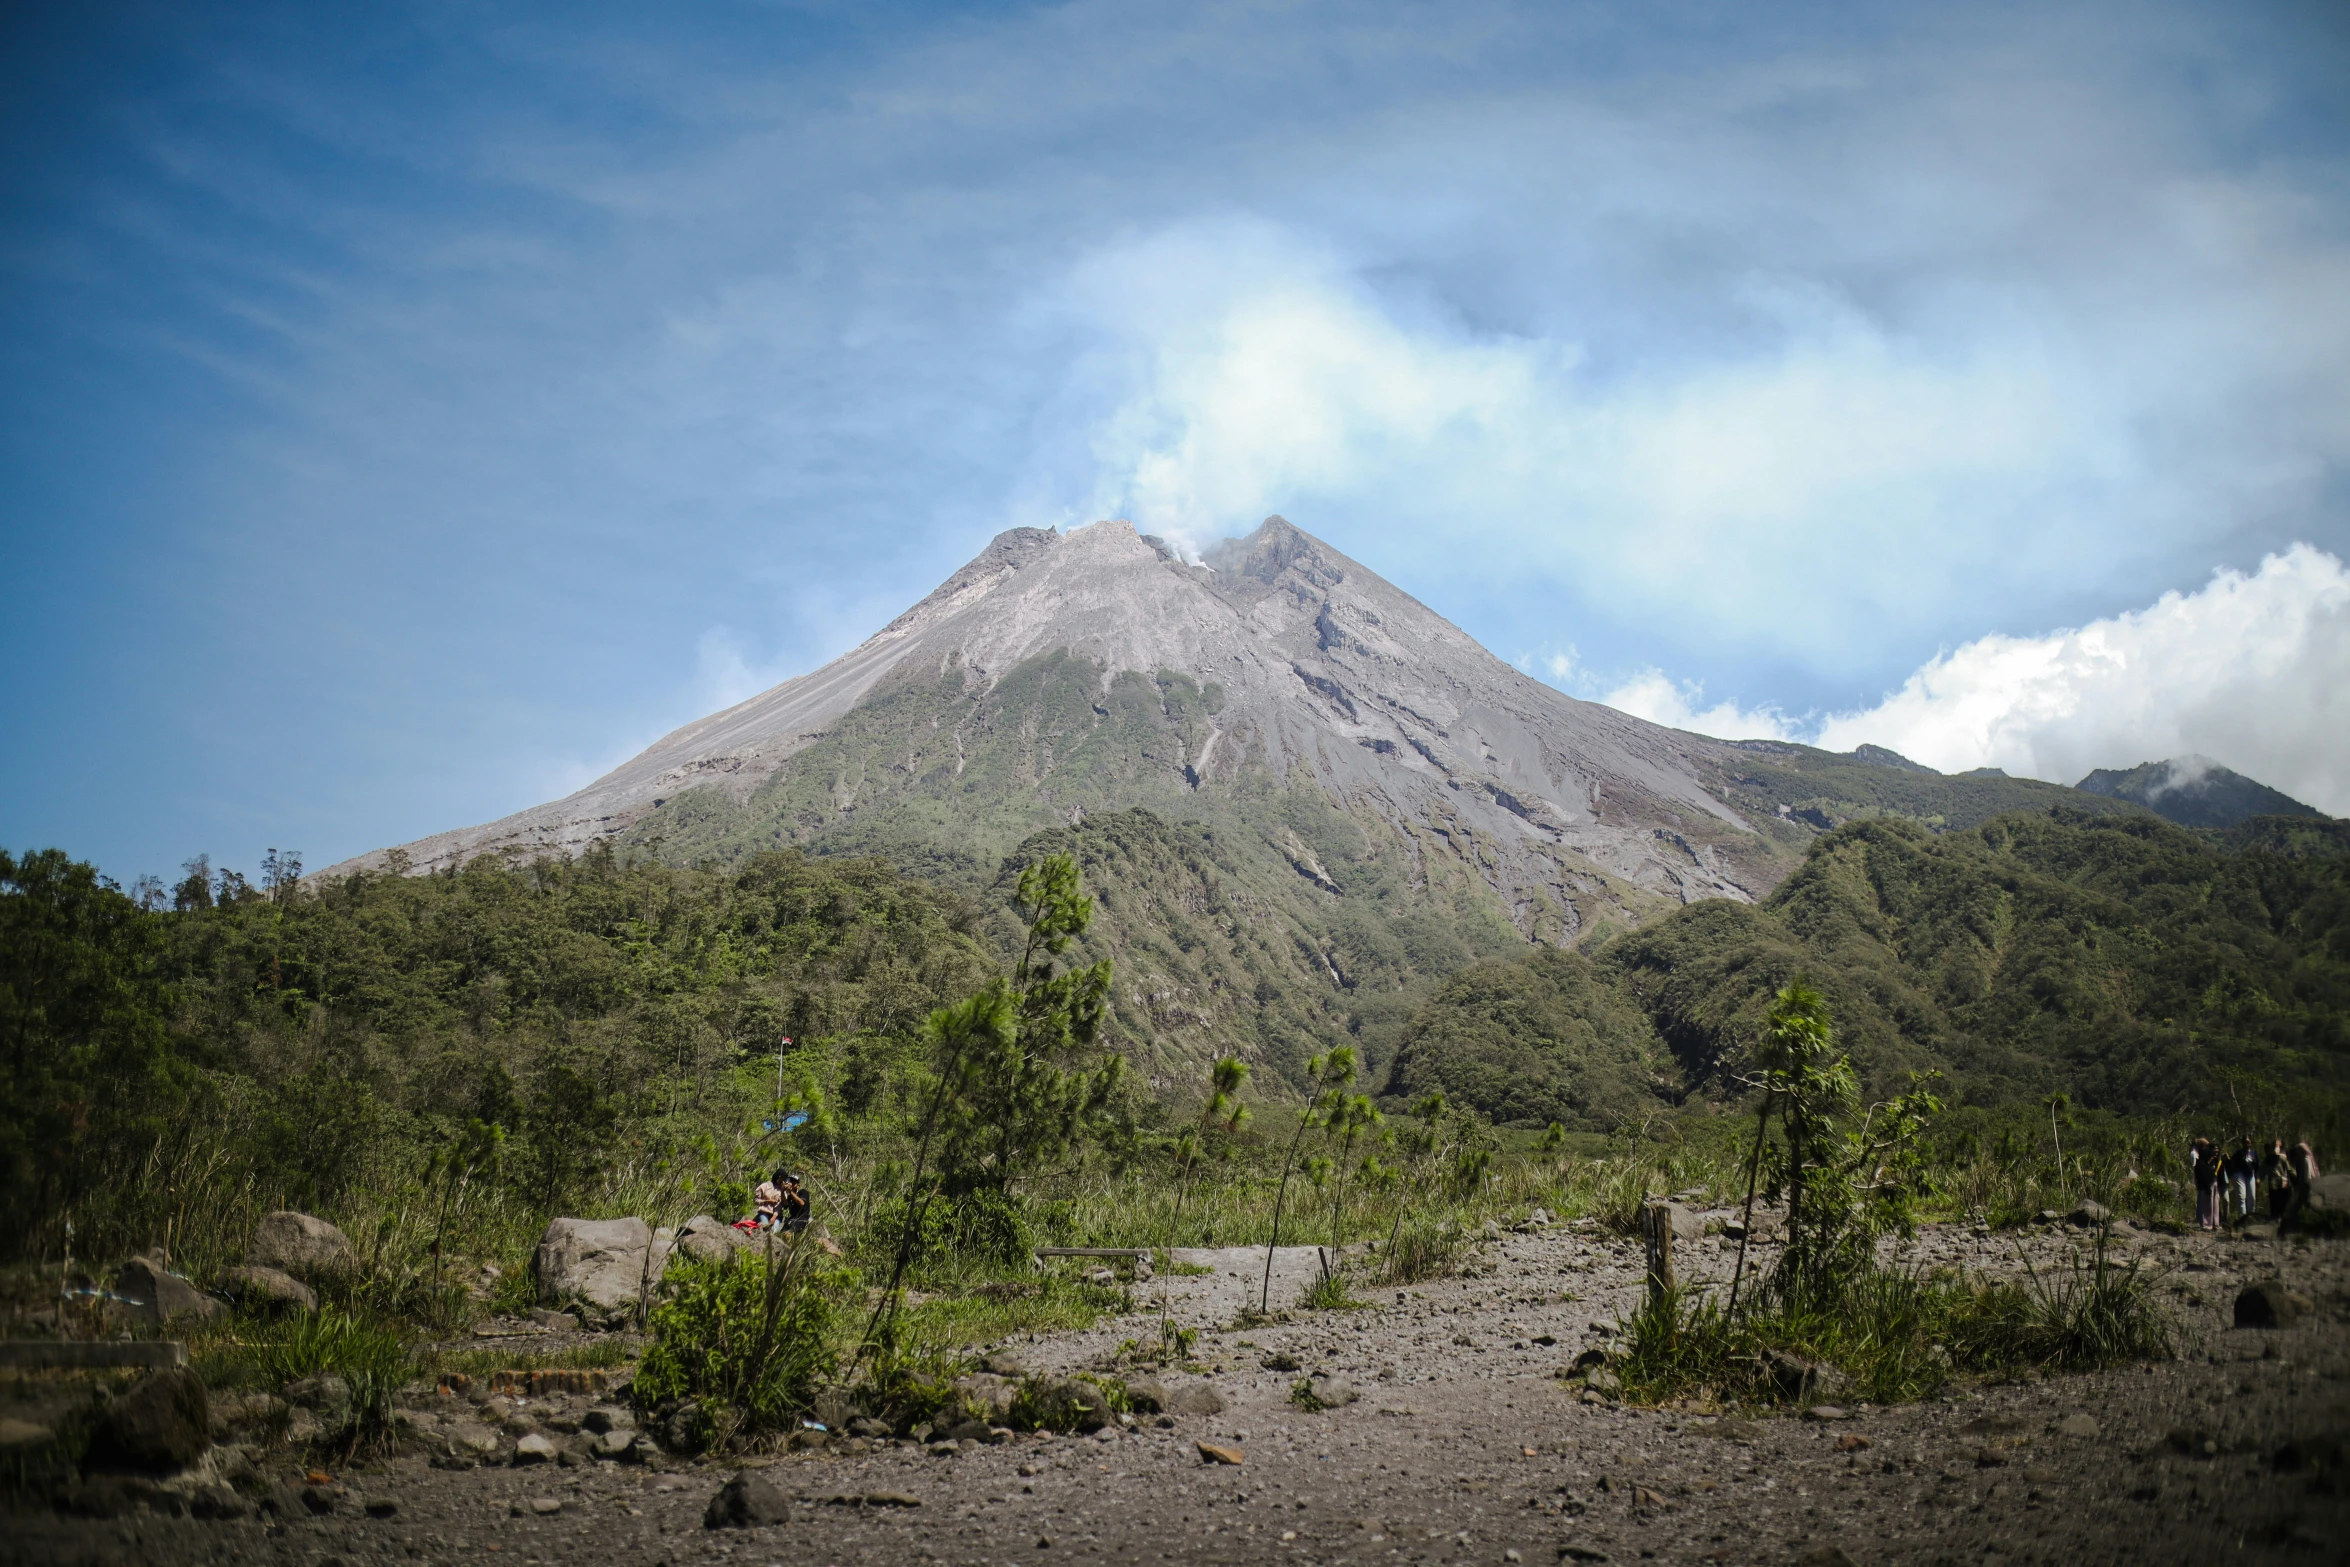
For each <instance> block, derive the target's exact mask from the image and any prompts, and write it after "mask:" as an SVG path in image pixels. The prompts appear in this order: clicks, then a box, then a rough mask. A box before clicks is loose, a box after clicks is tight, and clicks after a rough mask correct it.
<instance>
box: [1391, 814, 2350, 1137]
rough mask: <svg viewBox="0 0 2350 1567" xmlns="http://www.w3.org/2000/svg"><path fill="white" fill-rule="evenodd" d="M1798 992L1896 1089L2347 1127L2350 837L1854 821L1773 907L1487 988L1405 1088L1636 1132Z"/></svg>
mask: <svg viewBox="0 0 2350 1567" xmlns="http://www.w3.org/2000/svg"><path fill="white" fill-rule="evenodd" d="M1798 975H1808V976H1809V977H1810V978H1811V979H1812V981H1813V982H1814V983H1815V984H1816V985H1817V986H1818V987H1819V988H1820V989H1821V990H1822V991H1823V992H1824V993H1825V994H1826V995H1827V997H1828V999H1829V1002H1830V1004H1831V1006H1832V1007H1833V1008H1834V1010H1835V1015H1836V1017H1837V1019H1838V1026H1839V1030H1840V1038H1841V1040H1842V1042H1843V1044H1844V1045H1845V1046H1846V1047H1847V1048H1849V1049H1850V1050H1851V1052H1852V1055H1853V1059H1854V1063H1855V1065H1856V1067H1857V1068H1858V1069H1859V1070H1860V1072H1861V1074H1862V1078H1863V1081H1864V1083H1865V1084H1866V1085H1867V1086H1868V1088H1869V1089H1870V1090H1871V1091H1873V1092H1877V1093H1891V1092H1895V1091H1898V1090H1899V1088H1900V1087H1901V1086H1902V1084H1903V1083H1904V1082H1905V1081H1906V1080H1907V1075H1908V1074H1909V1073H1911V1072H1920V1071H1939V1072H1940V1073H1941V1074H1942V1075H1943V1079H1944V1087H1945V1093H1946V1097H1948V1098H1950V1099H1951V1100H1952V1101H1953V1102H1956V1103H1962V1104H1974V1105H1984V1106H1988V1105H1998V1104H2011V1103H2016V1102H2019V1101H2026V1100H2034V1099H2038V1098H2041V1097H2044V1096H2046V1095H2049V1094H2052V1093H2058V1092H2062V1093H2066V1094H2068V1095H2069V1096H2070V1097H2071V1098H2072V1099H2073V1100H2075V1101H2077V1102H2079V1103H2081V1104H2083V1105H2085V1106H2092V1107H2097V1108H2102V1109H2107V1110H2112V1111H2117V1112H2122V1113H2128V1114H2140V1115H2156V1114H2171V1113H2176V1112H2180V1111H2189V1112H2196V1113H2217V1112H2219V1111H2220V1110H2221V1109H2222V1107H2226V1108H2228V1109H2232V1110H2234V1111H2236V1112H2237V1114H2236V1116H2234V1117H2231V1119H2239V1118H2240V1119H2244V1120H2246V1121H2247V1123H2248V1124H2262V1125H2270V1124H2273V1125H2275V1126H2277V1127H2278V1128H2280V1129H2281V1128H2282V1127H2283V1125H2284V1121H2283V1119H2281V1118H2282V1117H2285V1116H2287V1114H2288V1107H2293V1108H2292V1109H2291V1111H2290V1113H2291V1115H2292V1116H2294V1117H2301V1116H2305V1115H2317V1116H2319V1117H2321V1118H2323V1119H2332V1118H2335V1117H2338V1115H2339V1105H2340V1102H2341V1096H2342V1093H2343V1090H2344V1088H2345V1087H2346V1086H2350V823H2341V822H2326V821H2312V820H2309V819H2306V818H2261V819H2257V820H2255V821H2252V822H2248V823H2246V824H2244V826H2243V827H2241V828H2238V829H2236V830H2235V831H2233V832H2231V833H2227V834H2217V833H2197V832H2192V831H2188V830H2186V829H2183V828H2180V827H2176V826H2173V825H2171V824H2169V823H2166V822H2163V821H2160V820H2158V819H2156V818H2154V817H2151V816H2147V815H2142V814H2136V813H2131V814H2126V815H2125V814H2104V813H2095V814H2093V813H2089V812H2083V811H2076V810H2071V809H2067V808H2063V807H2059V808H2056V809H2054V810H2050V811H2045V812H2018V813H2013V814H2009V815H2004V816H1998V817H1994V818H1992V819H1990V820H1988V821H1986V822H1983V823H1982V824H1981V825H1979V826H1976V827H1973V828H1970V829H1967V830H1964V831H1955V832H1935V831H1931V830H1929V829H1928V828H1926V827H1924V826H1921V825H1919V824H1917V823H1914V822H1911V821H1906V820H1902V819H1899V818H1893V817H1882V818H1876V819H1870V820H1863V821H1858V822H1854V823H1851V824H1849V825H1847V826H1845V827H1843V828H1841V829H1839V830H1837V831H1836V832H1834V833H1832V834H1829V835H1827V836H1825V837H1823V838H1821V839H1819V840H1818V841H1817V842H1816V843H1815V844H1814V845H1813V847H1812V849H1811V852H1810V854H1809V856H1808V858H1807V859H1806V861H1805V863H1804V865H1803V866H1802V868H1801V869H1799V870H1798V871H1796V873H1795V874H1794V875H1792V876H1790V877H1789V878H1788V879H1787V880H1786V881H1785V882H1783V883H1782V884H1781V885H1780V886H1779V887H1778V889H1777V890H1776V891H1775V892H1773V893H1772V894H1771V896H1770V897H1768V898H1766V899H1765V900H1763V902H1761V903H1760V904H1757V905H1744V904H1736V903H1728V902H1709V903H1702V904H1696V905H1693V906H1691V907H1689V908H1687V909H1684V910H1681V911H1679V912H1677V913H1675V914H1673V915H1670V916H1669V917H1667V918H1665V919H1663V920H1659V921H1656V922H1655V923H1653V924H1650V925H1648V926H1646V927H1643V928H1642V929H1640V930H1637V931H1633V932H1629V933H1626V934H1624V935H1622V936H1620V937H1618V938H1616V939H1615V940H1612V941H1610V942H1607V943H1605V944H1603V945H1601V946H1599V947H1598V948H1597V949H1596V950H1595V951H1592V952H1590V953H1587V954H1586V953H1557V952H1535V953H1532V954H1529V955H1525V956H1521V957H1518V958H1515V959H1510V960H1506V961H1500V962H1487V963H1483V964H1479V965H1476V966H1473V967H1471V968H1469V969H1467V970H1465V971H1464V972H1462V973H1461V974H1459V975H1458V976H1456V977H1455V978H1454V979H1453V980H1452V981H1451V982H1450V983H1448V984H1447V985H1445V986H1444V987H1443V988H1442V989H1440V990H1439V991H1438V992H1437V994H1436V996H1435V997H1434V998H1433V999H1432V1000H1431V1002H1430V1003H1429V1004H1428V1005H1427V1006H1426V1007H1425V1008H1423V1009H1422V1010H1421V1011H1420V1012H1419V1013H1418V1015H1417V1016H1416V1017H1415V1018H1414V1020H1413V1022H1412V1025H1411V1027H1410V1029H1409V1031H1408V1032H1407V1034H1406V1036H1405V1039H1404V1041H1403V1044H1402V1046H1401V1048H1400V1050H1399V1052H1398V1054H1397V1056H1396V1059H1395V1061H1394V1063H1393V1066H1392V1072H1391V1077H1390V1081H1389V1089H1390V1091H1391V1092H1392V1093H1395V1094H1413V1093H1419V1092H1422V1091H1424V1090H1426V1089H1429V1088H1441V1089H1443V1090H1445V1091H1446V1092H1448V1093H1449V1094H1451V1095H1453V1096H1454V1097H1455V1098H1456V1099H1458V1100H1460V1101H1462V1102H1465V1103H1469V1104H1473V1105H1476V1106H1478V1107H1479V1108H1481V1109H1484V1110H1486V1111H1488V1112H1489V1113H1491V1114H1492V1115H1494V1116H1495V1117H1496V1118H1497V1119H1499V1120H1503V1121H1513V1120H1514V1121H1520V1122H1524V1123H1527V1124H1533V1125H1540V1124H1542V1123H1543V1122H1545V1121H1549V1120H1557V1121H1560V1122H1561V1123H1562V1124H1564V1125H1567V1126H1568V1127H1570V1128H1575V1127H1584V1128H1597V1129H1606V1128H1610V1127H1614V1126H1618V1125H1621V1124H1622V1123H1623V1121H1624V1120H1625V1118H1626V1117H1627V1116H1628V1115H1631V1114H1634V1113H1635V1112H1636V1109H1637V1107H1638V1105H1639V1101H1640V1100H1641V1098H1642V1097H1643V1095H1644V1092H1645V1093H1646V1094H1648V1095H1653V1096H1662V1097H1668V1098H1675V1099H1678V1098H1681V1097H1683V1096H1689V1097H1693V1098H1695V1099H1698V1100H1701V1101H1706V1100H1710V1101H1716V1102H1719V1101H1721V1100H1724V1099H1727V1098H1730V1097H1734V1096H1736V1095H1737V1094H1739V1092H1740V1091H1741V1088H1740V1079H1741V1076H1742V1075H1743V1074H1744V1073H1746V1072H1747V1071H1748V1070H1749V1069H1750V1068H1749V1063H1750V1061H1751V1057H1752V1049H1753V1044H1754V1041H1755V1040H1756V1038H1757V1037H1758V1032H1759V1028H1760V1024H1761V1019H1762V1016H1763V1013H1764V1011H1765V1010H1766V1008H1767V1007H1768V1005H1769V1004H1770V1000H1771V997H1772V996H1773V995H1774V994H1775V993H1776V991H1777V990H1778V988H1779V987H1780V986H1782V985H1784V984H1786V983H1787V982H1788V981H1789V980H1790V979H1792V978H1794V977H1796V976H1798ZM1652 1102H1653V1100H1652Z"/></svg>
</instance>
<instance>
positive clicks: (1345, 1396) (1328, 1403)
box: [1307, 1377, 1363, 1409]
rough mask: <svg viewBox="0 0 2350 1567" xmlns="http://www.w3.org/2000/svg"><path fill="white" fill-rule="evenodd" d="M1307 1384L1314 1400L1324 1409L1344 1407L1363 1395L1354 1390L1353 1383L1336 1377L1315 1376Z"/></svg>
mask: <svg viewBox="0 0 2350 1567" xmlns="http://www.w3.org/2000/svg"><path fill="white" fill-rule="evenodd" d="M1307 1386H1308V1388H1309V1390H1310V1391H1311V1392H1312V1393H1313V1395H1314V1402H1315V1403H1317V1404H1320V1405H1321V1406H1322V1407H1323V1408H1324V1409H1343V1408H1345V1407H1346V1406H1347V1405H1349V1404H1351V1403H1353V1402H1354V1401H1355V1400H1356V1399H1359V1398H1361V1397H1362V1396H1363V1395H1362V1394H1360V1393H1358V1392H1356V1391H1355V1390H1354V1386H1353V1384H1351V1383H1347V1382H1341V1381H1339V1380H1338V1379H1337V1378H1336V1377H1315V1378H1313V1379H1312V1380H1311V1381H1310V1382H1309V1383H1308V1384H1307Z"/></svg>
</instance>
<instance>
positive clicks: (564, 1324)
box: [523, 1306, 580, 1333]
mask: <svg viewBox="0 0 2350 1567" xmlns="http://www.w3.org/2000/svg"><path fill="white" fill-rule="evenodd" d="M523 1316H524V1317H526V1318H527V1319H528V1320H529V1321H530V1324H531V1326H533V1327H536V1328H540V1329H543V1330H544V1331H546V1332H549V1333H576V1332H578V1331H579V1326H580V1323H579V1318H577V1317H575V1316H573V1315H572V1314H571V1313H570V1312H568V1311H550V1310H548V1309H547V1308H546V1307H544V1306H533V1307H531V1308H530V1310H528V1311H526V1312H524V1313H523Z"/></svg>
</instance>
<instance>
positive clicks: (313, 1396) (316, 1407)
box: [282, 1371, 351, 1431]
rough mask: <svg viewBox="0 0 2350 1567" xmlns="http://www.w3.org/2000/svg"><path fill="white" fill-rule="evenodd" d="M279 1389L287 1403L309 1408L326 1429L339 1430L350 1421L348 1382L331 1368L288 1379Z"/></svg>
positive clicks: (349, 1387)
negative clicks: (291, 1380) (294, 1379)
mask: <svg viewBox="0 0 2350 1567" xmlns="http://www.w3.org/2000/svg"><path fill="white" fill-rule="evenodd" d="M282 1391H283V1393H284V1396H285V1401H286V1402H287V1403H289V1404H291V1405H293V1406H294V1407H295V1408H296V1409H306V1410H308V1411H309V1412H310V1413H311V1414H313V1415H315V1416H317V1417H318V1422H319V1424H320V1425H322V1426H324V1427H325V1428H326V1429H328V1430H329V1431H340V1430H341V1429H343V1427H345V1426H347V1425H349V1424H350V1423H351V1384H350V1383H348V1382H346V1381H344V1380H343V1379H342V1378H341V1377H339V1376H337V1375H335V1374H334V1373H333V1372H331V1371H320V1372H316V1373H314V1374H312V1375H310V1376H306V1377H303V1378H300V1379H299V1380H297V1381H293V1382H288V1383H287V1384H286V1385H285V1387H284V1389H283V1390H282Z"/></svg>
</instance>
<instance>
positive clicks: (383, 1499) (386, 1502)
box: [361, 1496, 400, 1518]
mask: <svg viewBox="0 0 2350 1567" xmlns="http://www.w3.org/2000/svg"><path fill="white" fill-rule="evenodd" d="M361 1510H362V1511H363V1512H365V1513H366V1514H367V1516H368V1517H370V1518H389V1517H392V1516H393V1515H394V1514H396V1513H398V1512H399V1510H400V1504H399V1503H398V1502H395V1501H393V1500H392V1499H391V1498H390V1497H388V1496H378V1497H373V1498H371V1499H370V1500H369V1501H368V1503H367V1506H366V1507H365V1508H363V1509H361Z"/></svg>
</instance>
